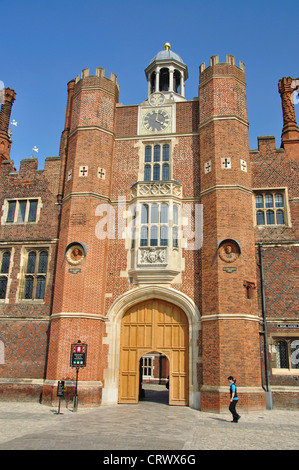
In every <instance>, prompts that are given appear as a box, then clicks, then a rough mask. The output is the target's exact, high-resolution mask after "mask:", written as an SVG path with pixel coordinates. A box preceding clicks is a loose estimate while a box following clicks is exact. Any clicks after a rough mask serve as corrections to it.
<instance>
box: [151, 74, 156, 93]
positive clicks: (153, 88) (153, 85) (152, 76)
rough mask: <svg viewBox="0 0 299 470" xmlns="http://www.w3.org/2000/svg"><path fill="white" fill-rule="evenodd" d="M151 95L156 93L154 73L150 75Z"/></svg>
mask: <svg viewBox="0 0 299 470" xmlns="http://www.w3.org/2000/svg"><path fill="white" fill-rule="evenodd" d="M150 80H151V93H155V91H156V72H153V73H152V74H151V79H150Z"/></svg>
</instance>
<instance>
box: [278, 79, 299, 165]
mask: <svg viewBox="0 0 299 470" xmlns="http://www.w3.org/2000/svg"><path fill="white" fill-rule="evenodd" d="M298 88H299V79H298V78H297V79H293V78H291V77H283V78H282V79H281V80H279V82H278V91H279V93H280V97H281V105H282V114H283V129H282V134H281V146H282V147H284V149H285V150H287V149H288V150H290V151H292V153H293V150H295V148H292V149H291V146H292V147H296V153H298V154H299V130H298V126H297V122H296V116H295V106H294V91H295V90H297V89H298ZM297 158H298V157H297Z"/></svg>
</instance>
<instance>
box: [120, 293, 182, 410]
mask: <svg viewBox="0 0 299 470" xmlns="http://www.w3.org/2000/svg"><path fill="white" fill-rule="evenodd" d="M149 350H153V351H159V352H161V353H163V354H164V355H165V356H167V357H168V359H169V362H170V373H169V383H170V396H169V404H170V405H188V404H189V380H188V373H189V361H188V352H189V325H188V319H187V317H186V315H185V313H184V312H183V310H182V309H181V308H180V307H178V306H176V305H174V304H172V303H170V302H166V301H165V300H160V299H150V300H146V301H144V302H141V303H139V304H136V305H134V306H133V307H131V308H130V309H129V310H128V311H127V312H126V313H125V315H124V316H123V318H122V322H121V334H120V362H119V364H120V365H119V396H118V402H119V403H138V392H139V361H140V357H142V356H143V354H145V353H146V352H148V351H149Z"/></svg>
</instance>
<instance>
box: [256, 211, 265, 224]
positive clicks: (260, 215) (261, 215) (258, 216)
mask: <svg viewBox="0 0 299 470" xmlns="http://www.w3.org/2000/svg"><path fill="white" fill-rule="evenodd" d="M256 223H257V225H264V224H265V219H264V213H263V211H257V213H256Z"/></svg>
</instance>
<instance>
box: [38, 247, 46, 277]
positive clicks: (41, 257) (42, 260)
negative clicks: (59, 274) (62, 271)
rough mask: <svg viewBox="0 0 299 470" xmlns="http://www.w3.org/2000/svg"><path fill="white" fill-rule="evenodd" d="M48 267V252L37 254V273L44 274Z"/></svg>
mask: <svg viewBox="0 0 299 470" xmlns="http://www.w3.org/2000/svg"><path fill="white" fill-rule="evenodd" d="M47 267H48V252H47V251H42V252H41V253H40V254H39V263H38V272H39V273H46V272H47Z"/></svg>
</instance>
